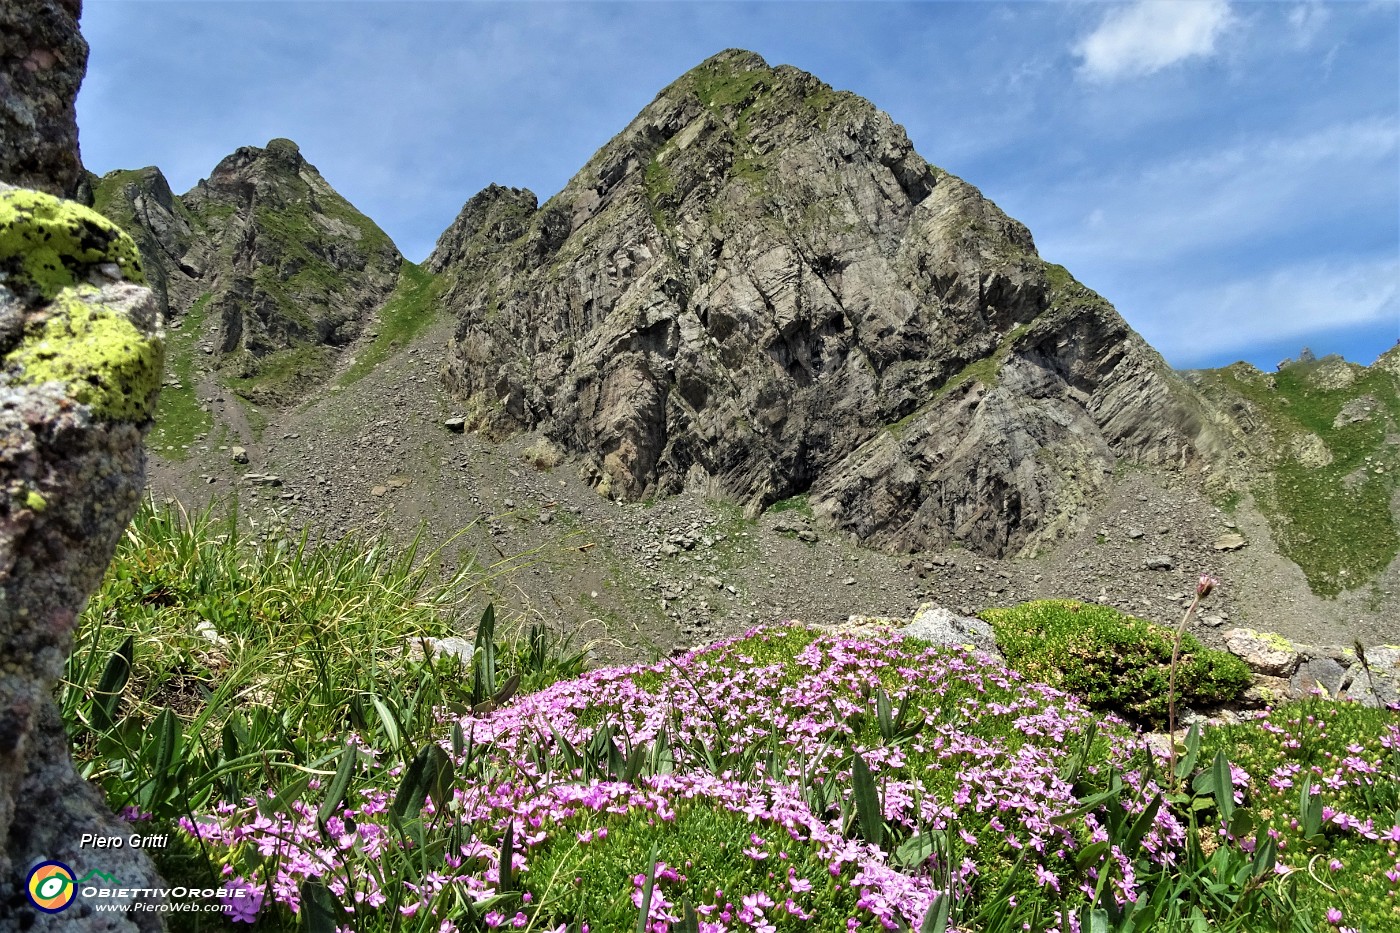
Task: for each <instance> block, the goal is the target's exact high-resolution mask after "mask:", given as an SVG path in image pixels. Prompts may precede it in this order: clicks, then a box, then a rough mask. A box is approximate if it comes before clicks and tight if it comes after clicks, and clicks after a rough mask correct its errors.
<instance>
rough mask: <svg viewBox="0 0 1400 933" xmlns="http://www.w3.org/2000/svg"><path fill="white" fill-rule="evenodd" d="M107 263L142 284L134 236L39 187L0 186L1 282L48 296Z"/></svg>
mask: <svg viewBox="0 0 1400 933" xmlns="http://www.w3.org/2000/svg"><path fill="white" fill-rule="evenodd" d="M108 263H111V264H114V265H116V266H117V268H118V269H119V270H120V272H121V277H122V278H124V279H126V280H127V281H129V282H135V283H137V284H141V285H144V284H145V282H146V278H145V275H144V274H143V273H142V271H141V258H140V254H139V253H138V251H137V249H136V244H135V242H133V241H132V239H131V238H130V237H129V236H127V235H126V234H125V233H123V232H122V231H121V230H120V229H119V228H118V227H117V226H116V225H115V224H113V223H112V222H111V221H110V220H108V219H107V218H105V217H103V216H102V215H101V214H99V213H97V212H96V211H94V210H92V209H90V208H87V207H84V206H83V205H81V204H77V203H75V202H73V201H65V200H63V199H61V198H56V197H54V196H52V195H48V194H44V193H43V192H39V191H28V190H25V189H22V188H12V189H9V190H5V191H0V285H4V286H5V287H7V288H9V289H10V291H12V292H14V293H15V294H16V295H19V296H21V297H25V298H35V297H37V298H44V299H51V298H54V297H56V296H57V295H58V293H59V292H60V291H62V290H63V289H65V288H68V287H70V286H73V285H76V284H79V283H82V282H87V281H88V280H89V277H90V274H91V273H92V272H93V271H95V270H100V269H101V267H102V266H104V265H107V264H108Z"/></svg>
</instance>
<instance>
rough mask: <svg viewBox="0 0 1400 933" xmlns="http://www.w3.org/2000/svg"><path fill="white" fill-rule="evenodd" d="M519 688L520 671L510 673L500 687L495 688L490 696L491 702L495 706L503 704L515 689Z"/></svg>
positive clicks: (513, 693) (513, 694)
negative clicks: (494, 691) (493, 693)
mask: <svg viewBox="0 0 1400 933" xmlns="http://www.w3.org/2000/svg"><path fill="white" fill-rule="evenodd" d="M519 689H520V673H519V672H518V671H517V672H516V673H514V674H511V675H510V679H509V680H507V681H506V682H505V685H504V686H502V687H501V689H499V690H497V691H496V693H495V695H494V696H492V697H491V702H492V703H495V704H496V706H498V707H499V706H504V705H505V704H506V702H507V701H508V700H510V698H511V697H513V696H515V691H517V690H519Z"/></svg>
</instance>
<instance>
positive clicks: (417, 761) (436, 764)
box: [390, 742, 451, 820]
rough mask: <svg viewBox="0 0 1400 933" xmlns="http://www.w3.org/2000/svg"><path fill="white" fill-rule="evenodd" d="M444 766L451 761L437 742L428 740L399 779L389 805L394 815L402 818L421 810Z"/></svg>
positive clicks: (414, 814) (449, 764)
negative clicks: (392, 801) (396, 790)
mask: <svg viewBox="0 0 1400 933" xmlns="http://www.w3.org/2000/svg"><path fill="white" fill-rule="evenodd" d="M444 767H447V768H450V767H451V761H450V760H449V759H448V757H447V753H446V752H444V751H443V750H442V749H441V748H439V747H438V746H437V743H435V742H429V743H428V744H426V745H424V746H423V747H422V748H420V749H419V750H418V754H416V755H414V756H413V760H412V761H411V762H409V765H408V767H407V768H405V769H404V773H403V778H402V780H400V781H399V791H398V793H397V794H396V795H395V796H394V803H393V805H392V806H391V807H390V810H391V811H392V812H393V814H394V816H396V817H397V818H398V819H400V820H402V819H404V818H405V817H410V816H417V815H418V814H419V813H420V812H422V810H423V804H424V802H425V801H426V800H427V799H428V794H429V792H430V791H431V790H432V789H433V788H434V787H435V786H436V785H437V781H438V772H439V771H440V770H441V769H442V768H444Z"/></svg>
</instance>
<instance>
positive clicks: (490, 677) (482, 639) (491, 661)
mask: <svg viewBox="0 0 1400 933" xmlns="http://www.w3.org/2000/svg"><path fill="white" fill-rule="evenodd" d="M495 692H496V606H495V604H493V603H487V604H486V609H485V610H484V611H483V612H482V613H481V622H480V624H478V625H477V627H476V642H475V644H474V645H473V647H472V705H473V706H476V705H478V704H480V703H482V702H483V701H485V700H486V699H488V698H489V697H490V696H491V695H492V694H494V693H495Z"/></svg>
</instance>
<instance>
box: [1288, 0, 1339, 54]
mask: <svg viewBox="0 0 1400 933" xmlns="http://www.w3.org/2000/svg"><path fill="white" fill-rule="evenodd" d="M1328 19H1330V14H1328V12H1327V9H1326V8H1325V7H1324V6H1323V5H1322V4H1321V3H1320V2H1318V0H1309V2H1308V3H1300V4H1298V5H1297V6H1295V7H1293V8H1292V9H1290V10H1289V11H1288V25H1289V27H1290V28H1291V29H1292V30H1293V38H1294V41H1295V42H1296V43H1297V44H1298V45H1299V46H1301V47H1307V46H1309V45H1312V42H1313V40H1314V39H1316V38H1317V36H1318V34H1319V33H1320V32H1321V31H1322V29H1323V27H1325V26H1326V25H1327V21H1328Z"/></svg>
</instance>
